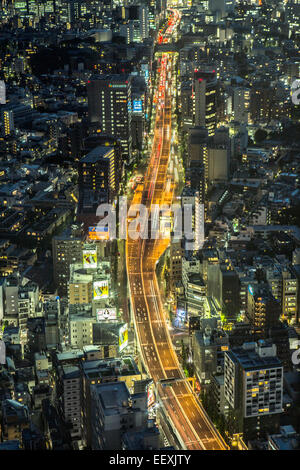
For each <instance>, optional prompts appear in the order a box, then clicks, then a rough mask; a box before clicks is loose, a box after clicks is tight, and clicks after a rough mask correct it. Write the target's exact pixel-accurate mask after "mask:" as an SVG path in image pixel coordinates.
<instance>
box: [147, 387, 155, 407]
mask: <svg viewBox="0 0 300 470" xmlns="http://www.w3.org/2000/svg"><path fill="white" fill-rule="evenodd" d="M147 398H148V408H150V407H151V406H152V405H154V403H155V395H154V385H153V384H151V385H149V386H148V397H147Z"/></svg>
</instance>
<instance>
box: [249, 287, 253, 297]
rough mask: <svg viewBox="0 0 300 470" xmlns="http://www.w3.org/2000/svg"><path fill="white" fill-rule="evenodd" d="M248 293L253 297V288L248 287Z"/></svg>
mask: <svg viewBox="0 0 300 470" xmlns="http://www.w3.org/2000/svg"><path fill="white" fill-rule="evenodd" d="M248 291H249V292H250V294H251V295H253V287H251V286H249V287H248Z"/></svg>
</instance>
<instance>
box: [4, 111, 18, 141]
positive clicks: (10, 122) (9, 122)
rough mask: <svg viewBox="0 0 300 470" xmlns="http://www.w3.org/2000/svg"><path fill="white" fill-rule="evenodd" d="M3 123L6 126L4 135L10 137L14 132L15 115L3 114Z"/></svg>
mask: <svg viewBox="0 0 300 470" xmlns="http://www.w3.org/2000/svg"><path fill="white" fill-rule="evenodd" d="M2 122H3V126H4V135H10V134H12V132H13V131H14V128H15V126H14V115H13V111H9V110H8V111H3V112H2Z"/></svg>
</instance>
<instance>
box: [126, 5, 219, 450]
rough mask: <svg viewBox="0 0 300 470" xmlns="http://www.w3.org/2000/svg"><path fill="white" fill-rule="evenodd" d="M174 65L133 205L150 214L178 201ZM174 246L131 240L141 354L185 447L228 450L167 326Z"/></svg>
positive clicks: (163, 73) (165, 69)
mask: <svg viewBox="0 0 300 470" xmlns="http://www.w3.org/2000/svg"><path fill="white" fill-rule="evenodd" d="M179 21H180V15H179V13H178V11H176V10H172V11H171V14H170V16H169V20H168V22H167V26H166V27H165V28H164V29H163V30H161V32H160V33H159V35H158V43H167V42H169V41H170V38H171V37H172V34H173V32H174V31H175V30H176V27H177V26H178V24H179ZM173 66H174V57H173V56H172V55H169V54H168V53H163V55H162V58H161V63H160V71H159V79H158V80H157V83H158V90H157V92H156V96H158V100H157V104H156V105H157V109H156V121H155V126H154V129H155V130H154V140H153V146H152V153H151V156H150V162H149V167H148V171H147V174H146V176H145V180H144V188H143V192H142V193H141V192H138V191H137V192H136V193H135V195H134V198H133V201H132V203H133V204H138V203H143V204H145V205H146V207H147V209H148V210H149V212H150V210H151V207H152V205H153V204H160V203H162V202H163V201H165V200H166V199H167V198H168V196H169V198H170V199H171V200H172V197H173V189H174V184H173V185H172V183H169V176H168V164H169V156H170V147H171V135H172V132H171V129H172V127H171V126H172V89H173V84H172V67H173ZM167 186H168V188H169V192H167ZM171 186H172V188H171ZM169 243H170V240H169V239H168V238H158V239H154V240H153V239H147V240H141V239H138V240H132V239H131V238H130V237H127V242H126V265H127V273H128V280H129V288H130V298H131V305H132V309H133V319H134V325H135V330H136V335H137V340H138V343H139V348H140V352H141V355H142V358H143V363H144V365H145V368H146V370H147V372H148V374H149V375H150V376H151V378H152V379H153V381H154V382H155V384H156V386H157V393H158V400H159V403H160V404H161V406H163V409H164V412H165V414H166V416H167V419H168V421H169V422H170V424H171V426H172V428H173V429H174V433H175V435H176V437H177V440H178V442H179V443H180V444H179V445H180V447H181V448H183V449H190V450H225V449H226V444H225V443H224V442H223V440H222V438H221V437H220V435H219V434H218V432H217V431H216V429H215V428H214V426H213V424H212V423H211V421H210V419H209V417H208V416H207V414H206V413H205V411H204V409H203V407H202V405H201V404H200V402H199V401H198V399H197V398H196V397H195V396H194V394H193V392H192V389H191V387H190V385H189V383H188V382H187V381H186V380H185V376H184V373H183V371H182V368H181V366H180V364H179V362H178V358H177V355H176V353H175V351H174V348H173V345H172V341H171V338H170V334H169V330H168V326H167V324H166V319H165V314H164V309H163V304H162V299H161V294H160V290H159V286H158V282H157V278H156V274H155V267H156V264H157V261H158V260H159V258H160V257H161V255H162V254H163V253H164V251H165V250H166V248H167V247H168V245H169ZM169 379H171V380H172V379H173V382H171V383H170V384H168V385H163V384H161V382H160V381H161V380H169ZM174 379H179V381H176V380H174Z"/></svg>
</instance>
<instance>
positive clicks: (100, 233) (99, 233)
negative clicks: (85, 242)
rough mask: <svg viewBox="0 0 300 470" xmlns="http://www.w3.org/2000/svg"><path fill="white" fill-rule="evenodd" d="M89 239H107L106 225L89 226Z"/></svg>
mask: <svg viewBox="0 0 300 470" xmlns="http://www.w3.org/2000/svg"><path fill="white" fill-rule="evenodd" d="M89 239H90V240H109V231H108V227H89Z"/></svg>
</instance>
